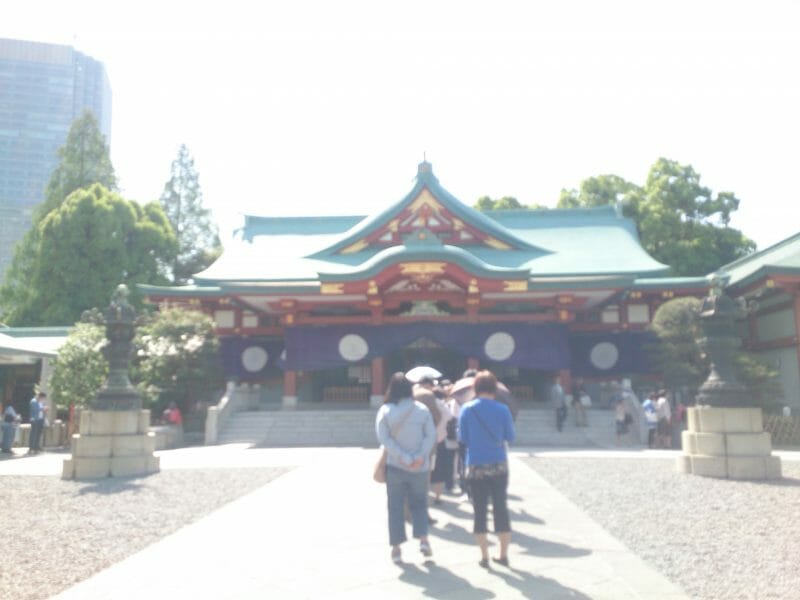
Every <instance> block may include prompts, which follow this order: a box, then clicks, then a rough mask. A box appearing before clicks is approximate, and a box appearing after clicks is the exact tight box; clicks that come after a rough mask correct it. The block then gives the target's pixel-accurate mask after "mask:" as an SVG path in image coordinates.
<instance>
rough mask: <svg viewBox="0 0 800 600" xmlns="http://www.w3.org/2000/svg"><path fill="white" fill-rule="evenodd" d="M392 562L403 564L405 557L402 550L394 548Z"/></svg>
mask: <svg viewBox="0 0 800 600" xmlns="http://www.w3.org/2000/svg"><path fill="white" fill-rule="evenodd" d="M392 562H393V563H394V564H396V565H399V564H401V563H402V562H403V556H402V555H401V554H400V548H392Z"/></svg>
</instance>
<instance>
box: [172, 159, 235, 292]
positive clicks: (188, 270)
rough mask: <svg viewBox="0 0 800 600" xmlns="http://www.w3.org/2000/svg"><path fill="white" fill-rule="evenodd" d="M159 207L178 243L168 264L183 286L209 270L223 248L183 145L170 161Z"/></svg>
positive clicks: (192, 162)
mask: <svg viewBox="0 0 800 600" xmlns="http://www.w3.org/2000/svg"><path fill="white" fill-rule="evenodd" d="M161 206H162V207H163V208H164V213H165V214H166V215H167V219H168V220H169V222H170V225H172V230H173V231H174V232H175V237H176V238H177V240H178V253H177V255H176V257H175V260H174V261H173V263H172V265H171V271H172V280H173V282H174V283H177V284H182V283H186V282H187V281H188V280H189V279H190V278H191V276H192V275H194V274H195V273H198V272H200V271H202V270H203V269H205V268H206V267H208V266H209V265H210V264H211V263H212V262H214V261H215V260H216V259H217V258H218V257H219V255H220V253H221V251H222V248H221V245H220V241H219V236H218V233H217V228H216V226H215V225H214V223H213V222H212V221H211V211H209V210H208V209H206V208H205V207H204V206H203V195H202V191H201V189H200V181H199V176H198V174H197V170H196V169H195V166H194V159H193V158H192V156H191V154H189V150H188V149H187V148H186V146H185V145H181V147H180V149H179V150H178V156H177V158H176V159H175V160H174V161H172V168H171V170H170V179H169V181H167V183H166V185H165V186H164V192H163V193H162V194H161Z"/></svg>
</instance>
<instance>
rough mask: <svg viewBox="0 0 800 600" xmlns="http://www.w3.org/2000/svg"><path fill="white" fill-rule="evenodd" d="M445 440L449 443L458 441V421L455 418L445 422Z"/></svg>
mask: <svg viewBox="0 0 800 600" xmlns="http://www.w3.org/2000/svg"><path fill="white" fill-rule="evenodd" d="M447 439H448V440H451V441H455V440H457V439H458V420H457V419H456V418H455V417H453V418H452V419H450V420H449V421H448V422H447Z"/></svg>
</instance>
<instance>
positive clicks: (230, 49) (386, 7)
mask: <svg viewBox="0 0 800 600" xmlns="http://www.w3.org/2000/svg"><path fill="white" fill-rule="evenodd" d="M4 13H5V16H4V17H3V19H1V20H0V37H10V38H17V39H27V40H32V41H41V42H52V43H62V44H70V45H73V46H75V47H76V49H78V50H80V51H81V52H84V53H86V54H89V55H90V56H92V57H93V58H96V59H98V60H100V61H102V62H103V63H104V64H105V65H106V69H107V72H108V74H109V78H110V80H111V86H112V90H113V123H112V139H111V157H112V160H113V163H114V167H115V168H116V170H117V174H118V176H119V178H120V185H121V187H122V190H123V193H124V195H125V196H126V197H128V198H130V199H135V200H139V201H147V200H154V199H156V198H158V196H159V195H160V193H161V190H162V188H163V185H164V183H165V181H166V180H167V178H168V176H169V167H170V163H171V161H172V160H173V159H174V158H175V156H176V155H177V150H178V146H179V145H180V144H181V143H185V144H187V145H188V147H189V150H190V151H191V153H192V154H193V156H194V157H195V163H196V166H197V169H198V171H199V173H200V183H201V186H202V188H203V192H204V197H205V203H206V205H207V206H208V207H210V208H211V209H212V210H213V211H214V215H215V217H216V218H217V220H218V222H219V224H220V226H221V228H222V230H223V233H224V234H225V235H227V233H228V232H229V231H230V230H231V228H233V227H236V226H239V225H240V224H241V215H242V214H244V213H254V214H264V215H313V214H320V215H330V214H370V213H373V212H375V211H379V210H382V209H383V208H385V207H386V206H387V205H389V204H390V203H392V202H395V201H397V200H399V199H400V198H401V197H403V196H404V195H405V194H406V193H407V192H408V190H409V189H410V187H411V185H412V179H413V177H414V175H415V174H416V168H417V163H418V162H420V161H421V160H422V157H423V153H425V155H426V156H427V158H428V160H429V161H430V162H431V163H433V168H434V173H435V174H436V175H437V176H438V177H439V180H440V182H441V183H442V184H443V185H444V186H445V187H446V188H447V189H448V190H449V191H450V192H452V193H453V194H454V195H455V196H456V197H458V198H460V199H461V200H462V201H464V202H466V203H467V204H472V203H474V201H475V200H476V199H477V198H478V197H479V196H481V195H485V194H486V195H489V196H492V197H500V196H504V195H513V196H516V197H517V198H518V199H519V200H520V201H521V202H523V203H526V204H529V203H539V204H545V205H549V206H554V205H555V203H556V201H557V199H558V195H559V192H560V190H561V189H562V188H570V187H577V186H578V185H579V183H580V181H581V180H582V179H584V178H586V177H590V176H593V175H600V174H605V173H613V174H617V175H620V176H622V177H625V178H626V179H629V180H630V181H633V182H635V183H638V184H642V183H644V180H645V178H646V175H647V171H648V169H649V167H650V166H651V165H652V164H653V162H655V160H656V159H657V158H658V157H660V156H664V157H667V158H670V159H674V160H677V161H679V162H681V163H684V164H685V163H688V164H691V165H693V166H694V168H695V169H696V170H697V171H698V172H699V173H700V174H701V175H702V180H701V181H702V183H703V184H705V185H707V186H709V187H711V188H712V189H713V190H714V191H717V192H718V191H733V192H734V193H735V194H736V195H737V196H738V197H739V198H740V199H741V200H742V203H741V207H740V209H739V211H738V213H737V214H736V215H735V216H734V219H733V221H732V225H733V226H735V227H738V228H740V229H742V230H743V231H744V232H745V234H747V235H749V236H750V237H752V238H753V239H754V240H756V242H757V243H758V245H759V248H764V247H766V246H768V245H771V244H773V243H775V242H778V241H780V240H781V239H783V238H785V237H787V236H789V235H792V234H794V233H797V232H798V231H800V219H799V218H798V215H800V208H798V206H800V191H798V187H797V186H796V185H795V183H796V181H795V180H796V177H795V173H796V172H797V170H798V167H800V33H798V32H800V2H796V1H791V0H775V1H771V0H764V1H762V2H751V1H747V2H744V1H740V0H729V1H718V0H706V1H704V0H669V1H641V0H630V1H623V0H610V1H600V0H566V1H564V0H559V1H547V2H545V1H532V0H531V1H527V2H526V1H519V2H504V1H498V0H493V1H492V2H471V1H467V0H463V1H435V0H428V1H427V2H425V1H417V0H406V1H404V2H383V1H379V0H372V1H367V0H364V1H348V0H337V1H336V2H331V1H326V0H314V1H311V0H307V1H303V0H292V1H288V0H287V1H284V2H262V3H258V2H242V1H239V0H229V1H226V2H209V3H200V2H184V1H171V0H170V1H164V0H162V1H161V2H153V1H150V0H140V1H139V2H135V3H134V2H109V1H107V0H106V1H102V2H101V1H84V0H72V1H70V2H64V1H63V0H52V1H45V0H39V1H37V0H26V2H24V3H15V4H14V6H13V7H7V8H6V10H5V11H4ZM223 241H224V236H223Z"/></svg>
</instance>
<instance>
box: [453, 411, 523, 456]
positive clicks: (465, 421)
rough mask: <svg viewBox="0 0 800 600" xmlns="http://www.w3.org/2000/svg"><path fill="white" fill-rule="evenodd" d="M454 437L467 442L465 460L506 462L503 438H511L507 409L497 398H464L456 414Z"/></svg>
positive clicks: (511, 432)
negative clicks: (456, 422) (456, 421)
mask: <svg viewBox="0 0 800 600" xmlns="http://www.w3.org/2000/svg"><path fill="white" fill-rule="evenodd" d="M490 432H491V433H490ZM458 438H459V440H460V441H461V442H463V443H464V444H465V445H466V446H467V456H466V464H468V465H495V464H498V463H504V462H506V460H508V457H507V455H506V442H513V441H514V422H513V420H512V419H511V411H510V410H508V407H507V406H506V405H505V404H503V403H502V402H498V401H497V400H489V399H487V398H476V399H475V400H472V401H470V402H467V403H466V404H465V405H464V406H462V407H461V414H460V415H459V417H458Z"/></svg>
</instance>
